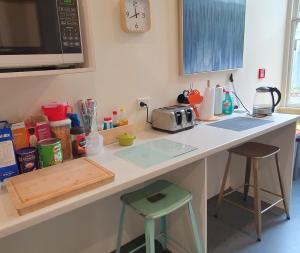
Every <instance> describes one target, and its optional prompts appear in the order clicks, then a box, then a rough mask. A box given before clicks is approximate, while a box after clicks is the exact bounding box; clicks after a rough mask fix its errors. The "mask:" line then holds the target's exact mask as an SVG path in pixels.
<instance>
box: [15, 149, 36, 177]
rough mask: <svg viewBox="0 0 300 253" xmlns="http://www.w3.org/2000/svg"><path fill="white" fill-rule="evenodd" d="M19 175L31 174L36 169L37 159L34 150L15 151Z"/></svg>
mask: <svg viewBox="0 0 300 253" xmlns="http://www.w3.org/2000/svg"><path fill="white" fill-rule="evenodd" d="M16 155H17V160H18V164H19V169H20V174H23V173H28V172H32V171H34V170H37V169H38V157H37V149H36V148H22V149H19V150H17V151H16Z"/></svg>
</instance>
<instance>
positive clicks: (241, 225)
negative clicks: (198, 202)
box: [208, 180, 300, 253]
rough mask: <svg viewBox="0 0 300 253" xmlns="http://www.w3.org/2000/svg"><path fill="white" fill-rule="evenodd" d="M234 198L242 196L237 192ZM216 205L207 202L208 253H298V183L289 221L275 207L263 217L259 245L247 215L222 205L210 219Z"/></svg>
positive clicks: (299, 223) (249, 217)
mask: <svg viewBox="0 0 300 253" xmlns="http://www.w3.org/2000/svg"><path fill="white" fill-rule="evenodd" d="M233 198H235V199H241V196H240V194H239V193H237V194H235V195H234V196H233ZM251 201H252V200H251V199H250V200H249V204H251ZM215 204H216V198H213V199H211V200H209V201H208V253H299V252H300V237H299V233H300V180H298V181H296V182H295V183H294V186H293V199H292V206H291V220H290V221H287V220H286V216H285V214H284V213H283V212H282V211H281V210H279V209H277V208H276V209H273V210H272V211H269V212H267V213H266V214H264V215H263V235H262V242H257V241H256V234H255V226H254V222H253V217H252V215H251V214H250V213H247V212H245V211H243V210H240V209H239V208H236V207H234V206H231V205H229V204H226V203H225V202H224V204H223V206H222V209H221V211H220V215H219V218H218V219H216V218H214V216H213V214H214V209H215Z"/></svg>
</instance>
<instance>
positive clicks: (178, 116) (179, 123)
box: [175, 112, 182, 125]
mask: <svg viewBox="0 0 300 253" xmlns="http://www.w3.org/2000/svg"><path fill="white" fill-rule="evenodd" d="M175 118H176V123H177V125H181V124H182V113H181V112H176V113H175Z"/></svg>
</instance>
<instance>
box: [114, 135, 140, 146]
mask: <svg viewBox="0 0 300 253" xmlns="http://www.w3.org/2000/svg"><path fill="white" fill-rule="evenodd" d="M117 139H118V140H119V144H120V146H124V147H127V146H131V145H133V143H134V140H135V139H136V137H135V136H133V135H131V134H128V133H124V134H122V135H120V136H118V137H117Z"/></svg>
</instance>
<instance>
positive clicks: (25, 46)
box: [0, 0, 62, 55]
mask: <svg viewBox="0 0 300 253" xmlns="http://www.w3.org/2000/svg"><path fill="white" fill-rule="evenodd" d="M61 53H62V48H61V38H60V30H59V22H58V12H57V2H56V0H0V55H26V54H61Z"/></svg>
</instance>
